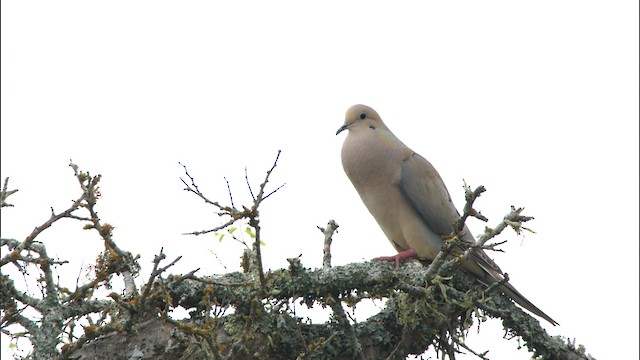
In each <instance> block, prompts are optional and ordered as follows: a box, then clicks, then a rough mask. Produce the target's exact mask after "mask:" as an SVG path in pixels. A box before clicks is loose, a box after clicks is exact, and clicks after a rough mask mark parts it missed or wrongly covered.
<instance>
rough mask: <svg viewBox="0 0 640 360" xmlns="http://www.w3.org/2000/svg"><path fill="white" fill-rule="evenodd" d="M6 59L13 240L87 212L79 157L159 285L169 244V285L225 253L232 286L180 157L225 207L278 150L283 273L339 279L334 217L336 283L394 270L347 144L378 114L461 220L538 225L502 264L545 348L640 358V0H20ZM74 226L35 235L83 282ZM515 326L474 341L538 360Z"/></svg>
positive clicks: (277, 257)
mask: <svg viewBox="0 0 640 360" xmlns="http://www.w3.org/2000/svg"><path fill="white" fill-rule="evenodd" d="M1 64H2V74H1V75H2V123H1V125H2V131H1V136H2V138H1V139H2V141H1V146H2V148H1V150H2V151H1V163H2V169H1V176H2V179H4V178H5V177H6V176H9V177H10V185H11V187H12V188H18V189H19V190H20V191H19V192H18V193H17V194H16V195H14V196H12V197H11V198H10V200H11V201H10V202H11V203H13V204H14V205H15V208H10V209H6V208H5V209H4V210H3V211H2V236H3V237H13V238H18V239H23V238H24V237H25V236H26V235H27V234H28V233H29V232H30V231H31V230H32V229H33V227H34V226H36V225H39V224H41V223H42V222H44V221H45V220H46V219H47V218H48V216H49V214H50V210H49V208H50V206H53V207H54V208H55V209H56V210H58V211H60V210H63V209H64V208H66V207H67V206H68V205H69V204H70V200H71V199H75V198H77V196H78V195H79V190H78V186H77V182H76V180H75V179H74V178H73V173H72V170H71V169H70V168H69V167H68V166H67V165H68V163H69V159H73V161H74V162H75V163H76V164H78V165H79V166H80V168H81V169H84V170H89V171H90V172H92V173H93V174H97V173H100V174H102V175H103V180H102V187H101V189H102V193H103V198H102V201H101V202H100V203H99V205H98V211H99V213H100V215H101V218H102V220H103V221H104V222H108V223H110V224H113V225H115V226H116V230H115V240H116V242H117V243H118V244H119V245H120V247H122V248H124V249H126V250H129V251H131V252H133V253H139V254H141V256H142V258H141V264H142V265H143V266H144V270H143V274H144V276H145V277H146V275H147V274H148V273H149V272H150V269H151V261H152V259H153V255H154V254H156V253H157V252H158V251H159V250H160V248H161V247H164V249H165V252H166V253H167V255H168V257H169V258H170V259H172V258H174V257H176V256H179V255H182V256H183V260H182V261H181V262H180V263H178V265H177V266H176V267H175V268H174V270H173V271H174V272H187V271H189V270H191V269H193V268H196V267H200V268H201V270H200V272H199V274H200V275H207V274H212V273H221V272H223V271H224V269H223V268H222V266H221V265H220V264H219V262H218V260H216V259H215V257H214V256H213V255H212V254H211V252H210V250H211V251H215V252H216V253H217V254H218V256H219V257H220V259H222V262H223V263H224V264H225V265H226V266H227V268H228V270H229V271H233V270H236V269H237V268H238V262H239V261H238V257H239V255H240V253H241V247H240V246H238V244H236V243H234V242H232V241H223V242H222V243H218V241H217V240H216V239H214V237H213V236H201V237H191V236H184V235H181V234H182V233H185V232H190V231H194V230H202V229H207V228H211V227H214V226H216V225H219V224H220V223H221V222H220V219H219V218H218V217H217V216H215V215H212V211H213V210H214V209H212V208H208V207H206V206H203V204H202V202H201V201H198V199H196V198H195V197H194V196H192V195H190V194H188V193H186V192H184V191H183V190H182V188H183V186H182V184H181V182H180V180H179V178H180V177H181V176H183V170H182V168H181V166H179V165H178V162H179V161H180V162H182V163H184V164H186V165H187V166H188V168H189V170H190V172H191V174H192V175H193V176H195V177H196V180H197V182H198V184H199V185H200V187H201V189H202V190H204V191H205V192H206V193H207V194H208V196H209V197H210V198H212V199H217V200H220V201H222V202H226V201H227V200H228V195H227V189H226V185H225V182H224V179H223V177H225V176H226V177H227V178H228V179H229V182H230V184H231V187H232V191H233V194H234V199H235V201H236V205H238V204H248V199H249V196H248V192H247V189H246V185H245V183H244V168H245V166H246V167H248V171H249V176H250V179H251V181H252V184H254V185H255V187H256V188H257V185H258V184H259V183H260V182H261V180H262V179H263V176H264V172H265V171H266V170H267V169H268V168H269V167H270V166H271V164H272V163H273V160H274V158H275V155H276V152H277V150H278V149H281V150H282V155H281V157H280V162H279V166H278V167H277V168H276V170H275V172H274V173H273V176H272V178H271V183H270V188H273V187H275V186H276V185H279V184H282V183H284V182H286V186H285V187H284V188H283V189H281V190H280V191H279V192H278V193H277V194H276V195H274V196H273V197H272V198H269V199H268V201H267V202H266V203H265V204H264V206H263V208H262V228H263V236H264V240H265V241H266V243H267V246H266V247H265V248H264V249H263V254H264V262H265V266H266V267H267V268H271V269H276V268H280V267H286V266H287V265H288V263H287V261H286V258H288V257H295V256H298V255H299V254H302V261H303V264H304V265H306V266H308V267H312V268H315V267H318V266H321V258H322V234H321V233H320V232H319V231H318V230H317V229H316V225H321V226H324V225H325V224H326V223H327V221H328V220H329V219H335V220H336V221H337V222H338V224H339V225H340V229H339V232H338V234H336V235H335V236H334V245H333V246H332V252H333V264H334V265H342V264H347V263H351V262H359V261H364V260H368V259H371V258H373V257H375V256H379V255H391V254H392V253H393V248H392V247H391V245H390V244H389V242H388V241H387V240H386V238H385V237H384V235H383V233H382V232H381V231H380V230H379V228H378V226H377V224H376V223H375V221H374V220H373V218H372V217H371V216H370V215H369V213H368V212H367V210H366V208H365V207H364V206H363V204H362V203H361V201H360V199H359V197H358V196H357V194H356V192H355V190H354V189H353V188H352V185H351V184H350V182H349V180H348V179H347V177H346V176H345V175H344V173H343V170H342V166H341V163H340V148H341V145H342V141H343V139H344V136H345V134H340V135H339V136H335V135H334V134H335V132H336V130H337V129H338V127H339V126H340V125H341V124H342V122H343V120H344V112H345V110H346V109H347V108H348V107H349V106H351V105H353V104H355V103H365V104H367V105H370V106H372V107H374V108H375V109H376V110H377V111H378V112H379V113H380V115H381V116H382V118H383V120H384V121H385V122H386V123H387V125H388V126H389V127H390V128H391V129H392V131H394V132H395V134H396V135H398V137H399V138H400V139H402V140H403V141H404V142H405V143H406V144H407V145H409V146H410V147H412V148H413V149H414V150H415V151H417V152H419V153H420V154H422V155H423V156H425V157H426V158H427V159H429V160H430V161H431V162H432V163H433V164H434V166H435V167H436V168H437V169H438V170H439V172H440V174H441V175H442V177H443V178H444V180H445V182H446V183H447V185H448V187H449V190H450V192H451V193H452V196H453V197H454V200H455V202H456V204H457V205H458V207H459V208H461V207H462V204H463V199H464V196H463V190H462V188H461V185H462V180H463V179H465V180H466V181H467V182H468V183H469V184H470V185H472V186H473V187H475V186H477V185H481V184H482V185H484V186H485V187H486V188H487V189H488V191H487V192H486V193H485V194H484V195H483V196H482V198H481V199H480V200H479V201H478V202H477V204H476V205H477V207H478V208H479V209H480V210H481V211H482V213H483V214H485V215H487V216H488V217H489V218H490V224H491V225H495V224H497V223H498V222H499V221H500V219H501V218H502V216H503V215H504V214H506V213H507V212H508V209H509V206H510V205H512V204H513V205H516V206H525V207H526V214H528V215H533V216H535V217H536V219H535V221H533V222H531V223H529V226H530V227H532V228H534V229H535V230H536V232H537V233H536V234H530V235H527V236H526V237H525V238H524V239H522V238H518V237H516V236H515V235H514V234H513V232H511V231H508V232H505V234H506V235H505V236H503V238H504V239H509V240H510V241H509V242H508V243H507V244H506V245H505V246H504V249H505V250H506V253H505V254H493V257H494V258H495V259H496V262H497V263H498V264H499V265H500V266H501V267H502V269H503V270H505V271H506V272H508V273H509V275H510V277H511V282H512V283H513V284H514V285H515V286H516V287H517V288H518V289H519V290H520V291H521V292H522V293H523V294H525V295H526V296H527V297H528V298H529V299H530V300H532V301H533V302H534V303H535V304H537V305H538V306H539V307H540V308H541V309H543V310H544V311H545V312H547V313H548V314H549V315H550V316H552V317H553V318H555V319H556V320H557V321H558V322H560V324H561V326H559V327H555V328H554V327H552V326H547V325H548V324H546V323H544V325H545V326H546V327H547V329H548V331H549V332H550V333H551V334H559V335H563V336H567V337H571V338H576V341H577V342H578V343H581V344H584V345H585V346H586V347H587V350H588V351H589V352H590V353H591V354H592V355H594V356H596V357H597V358H599V359H604V358H605V357H606V358H613V359H616V358H637V357H638V345H637V339H638V237H639V236H638V220H637V219H638V120H639V117H638V3H637V2H635V1H607V2H605V1H599V2H598V1H561V2H557V1H540V2H526V3H525V2H513V1H494V2H471V1H464V2H446V3H443V2H437V3H436V2H430V3H429V4H422V3H417V2H415V3H413V2H412V3H408V2H405V3H402V4H398V3H395V4H394V5H393V6H391V5H387V4H385V5H383V4H381V3H379V2H358V3H356V2H350V3H349V4H346V3H342V2H335V3H332V2H322V3H318V4H317V5H313V6H312V5H308V4H307V5H302V4H301V3H299V2H286V3H282V2H273V1H269V2H225V3H224V5H222V2H218V3H215V4H214V3H210V2H189V3H180V4H179V5H178V4H177V3H167V2H133V3H132V2H109V3H95V2H63V3H61V2H40V3H34V2H15V1H3V2H2V59H1ZM469 225H470V227H471V229H472V231H474V233H475V234H478V233H480V232H481V231H482V229H483V224H481V223H480V222H478V221H473V220H472V221H470V224H469ZM79 229H80V226H79V224H75V223H73V222H70V221H67V222H65V223H63V224H60V225H58V226H56V227H54V228H52V229H50V230H48V231H47V232H46V233H45V234H43V236H42V238H40V240H42V241H44V242H45V244H46V245H47V246H48V247H49V254H50V255H57V256H59V257H60V258H61V259H66V260H70V261H71V263H70V264H69V265H67V266H65V267H63V268H60V269H59V271H60V275H61V276H62V277H63V279H68V280H67V281H69V282H70V283H69V285H70V286H73V284H74V283H75V278H76V276H77V274H78V272H79V271H80V270H79V269H80V267H81V265H82V263H83V262H84V264H85V265H86V264H88V263H90V262H92V261H93V259H94V258H95V256H96V254H97V253H98V252H99V251H100V249H101V247H102V244H101V243H100V242H99V241H98V239H97V235H95V234H90V235H89V233H87V232H86V231H82V230H79ZM65 269H66V270H65ZM143 279H144V278H143ZM143 279H139V280H140V282H141V281H142V280H143ZM63 281H64V280H63ZM34 290H35V289H34ZM36 291H37V290H36ZM499 329H500V326H499V323H498V322H492V324H487V326H486V327H484V326H483V328H482V333H481V334H480V335H476V334H475V331H472V334H471V335H470V339H469V342H470V344H472V346H474V348H475V349H476V350H478V351H484V350H488V349H491V352H490V353H489V356H490V357H491V358H495V359H528V358H529V356H530V354H529V353H528V352H526V351H517V350H516V347H517V342H516V341H515V340H512V341H507V340H500V336H501V335H502V332H501V331H500V330H499ZM2 340H3V342H2V346H1V349H2V357H3V358H4V357H5V356H6V355H7V354H8V343H7V338H6V337H4V336H3V337H2ZM623 344H628V346H624V345H623ZM461 358H462V359H470V358H473V357H471V356H468V357H464V356H463V357H461Z"/></svg>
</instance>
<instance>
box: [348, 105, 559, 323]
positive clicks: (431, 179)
mask: <svg viewBox="0 0 640 360" xmlns="http://www.w3.org/2000/svg"><path fill="white" fill-rule="evenodd" d="M344 130H349V133H348V134H347V137H346V138H345V140H344V144H343V145H342V166H343V168H344V171H345V173H346V174H347V176H348V177H349V179H350V180H351V182H352V183H353V186H354V187H355V188H356V190H357V191H358V194H360V197H361V198H362V201H363V202H364V204H365V206H366V207H367V209H369V212H370V213H371V215H373V217H374V218H375V219H376V221H377V222H378V224H379V225H380V227H381V228H382V231H383V232H384V234H385V235H386V236H387V238H388V239H389V241H391V244H392V245H393V247H395V248H396V250H397V251H398V254H397V255H395V256H386V257H380V258H376V260H395V261H396V266H397V263H398V261H399V260H404V259H408V258H414V257H418V258H420V259H424V260H433V259H434V258H435V257H436V255H437V254H438V253H439V252H440V250H441V248H442V245H443V239H442V237H443V236H447V235H451V233H452V232H453V226H454V223H455V222H456V221H457V220H458V219H459V218H460V214H459V213H458V211H457V210H456V208H455V206H454V205H453V202H452V201H451V197H450V196H449V192H448V190H447V188H446V186H445V184H444V182H443V181H442V178H441V177H440V175H439V174H438V172H437V171H436V169H435V168H434V167H433V165H431V163H429V162H428V161H427V160H426V159H425V158H423V157H422V156H420V155H419V154H417V153H415V152H414V151H413V150H411V149H410V148H409V147H407V146H406V145H405V144H403V143H402V141H400V139H398V138H397V137H396V136H395V135H394V134H393V133H392V132H391V131H390V130H389V128H387V126H386V125H385V124H384V123H383V122H382V119H380V116H379V115H378V113H377V112H376V111H375V110H373V109H372V108H370V107H368V106H365V105H354V106H352V107H351V108H349V110H347V113H346V116H345V122H344V125H342V126H341V127H340V129H338V131H337V132H336V135H337V134H339V133H341V132H342V131H344ZM463 233H464V235H462V238H461V240H462V241H463V242H466V243H469V244H473V243H475V239H474V237H473V235H471V232H470V231H469V229H468V228H467V227H466V226H465V228H464V230H463ZM463 248H464V246H463ZM462 266H463V267H464V268H465V269H467V270H468V271H470V272H471V273H473V274H474V275H475V276H477V277H478V278H479V280H480V281H482V282H483V283H485V284H487V285H489V284H492V283H495V282H497V281H500V280H503V279H504V276H503V272H502V270H500V268H499V267H498V266H497V265H496V264H495V263H494V262H493V260H491V259H490V258H489V257H488V256H487V255H486V254H485V252H484V251H483V250H482V249H474V250H473V251H472V253H471V256H470V257H469V258H468V259H467V260H465V261H463V262H462ZM499 289H500V291H502V292H503V293H505V294H507V295H508V296H509V297H511V298H512V299H513V300H514V301H515V302H517V303H518V304H520V306H522V307H524V308H525V309H527V310H529V311H531V312H532V313H534V314H536V315H538V316H540V317H542V318H544V319H545V320H547V321H549V322H550V323H551V324H553V325H557V324H558V323H557V322H556V321H555V320H553V319H552V318H551V317H549V316H548V315H547V314H545V313H544V312H543V311H542V310H540V309H538V307H536V306H535V305H533V303H531V302H530V301H529V300H527V299H526V298H525V297H524V296H522V294H520V293H519V292H518V291H517V290H516V289H515V288H514V287H513V286H512V285H511V284H510V283H508V282H506V283H504V284H502V285H500V286H499Z"/></svg>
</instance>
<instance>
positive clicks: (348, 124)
mask: <svg viewBox="0 0 640 360" xmlns="http://www.w3.org/2000/svg"><path fill="white" fill-rule="evenodd" d="M349 126H351V123H344V125H342V126H340V129H338V131H336V135H338V134H340V133H341V132H343V131H345V130H347V129H348V128H349Z"/></svg>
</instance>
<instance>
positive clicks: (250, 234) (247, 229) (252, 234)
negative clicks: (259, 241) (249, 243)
mask: <svg viewBox="0 0 640 360" xmlns="http://www.w3.org/2000/svg"><path fill="white" fill-rule="evenodd" d="M244 231H245V232H246V233H247V234H249V236H251V238H252V239H255V238H256V234H255V233H254V232H253V230H252V229H251V228H250V227H247V228H245V229H244Z"/></svg>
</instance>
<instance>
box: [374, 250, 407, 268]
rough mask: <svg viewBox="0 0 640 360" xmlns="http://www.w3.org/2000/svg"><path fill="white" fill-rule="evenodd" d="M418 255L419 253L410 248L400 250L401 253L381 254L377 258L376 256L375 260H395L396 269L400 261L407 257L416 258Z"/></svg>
mask: <svg viewBox="0 0 640 360" xmlns="http://www.w3.org/2000/svg"><path fill="white" fill-rule="evenodd" d="M416 257H418V254H417V253H416V251H415V250H413V249H409V250H404V251H400V252H399V253H397V254H395V255H393V256H379V257H377V258H374V259H373V261H395V263H396V269H397V268H398V266H399V265H400V261H402V260H407V259H414V258H416Z"/></svg>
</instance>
